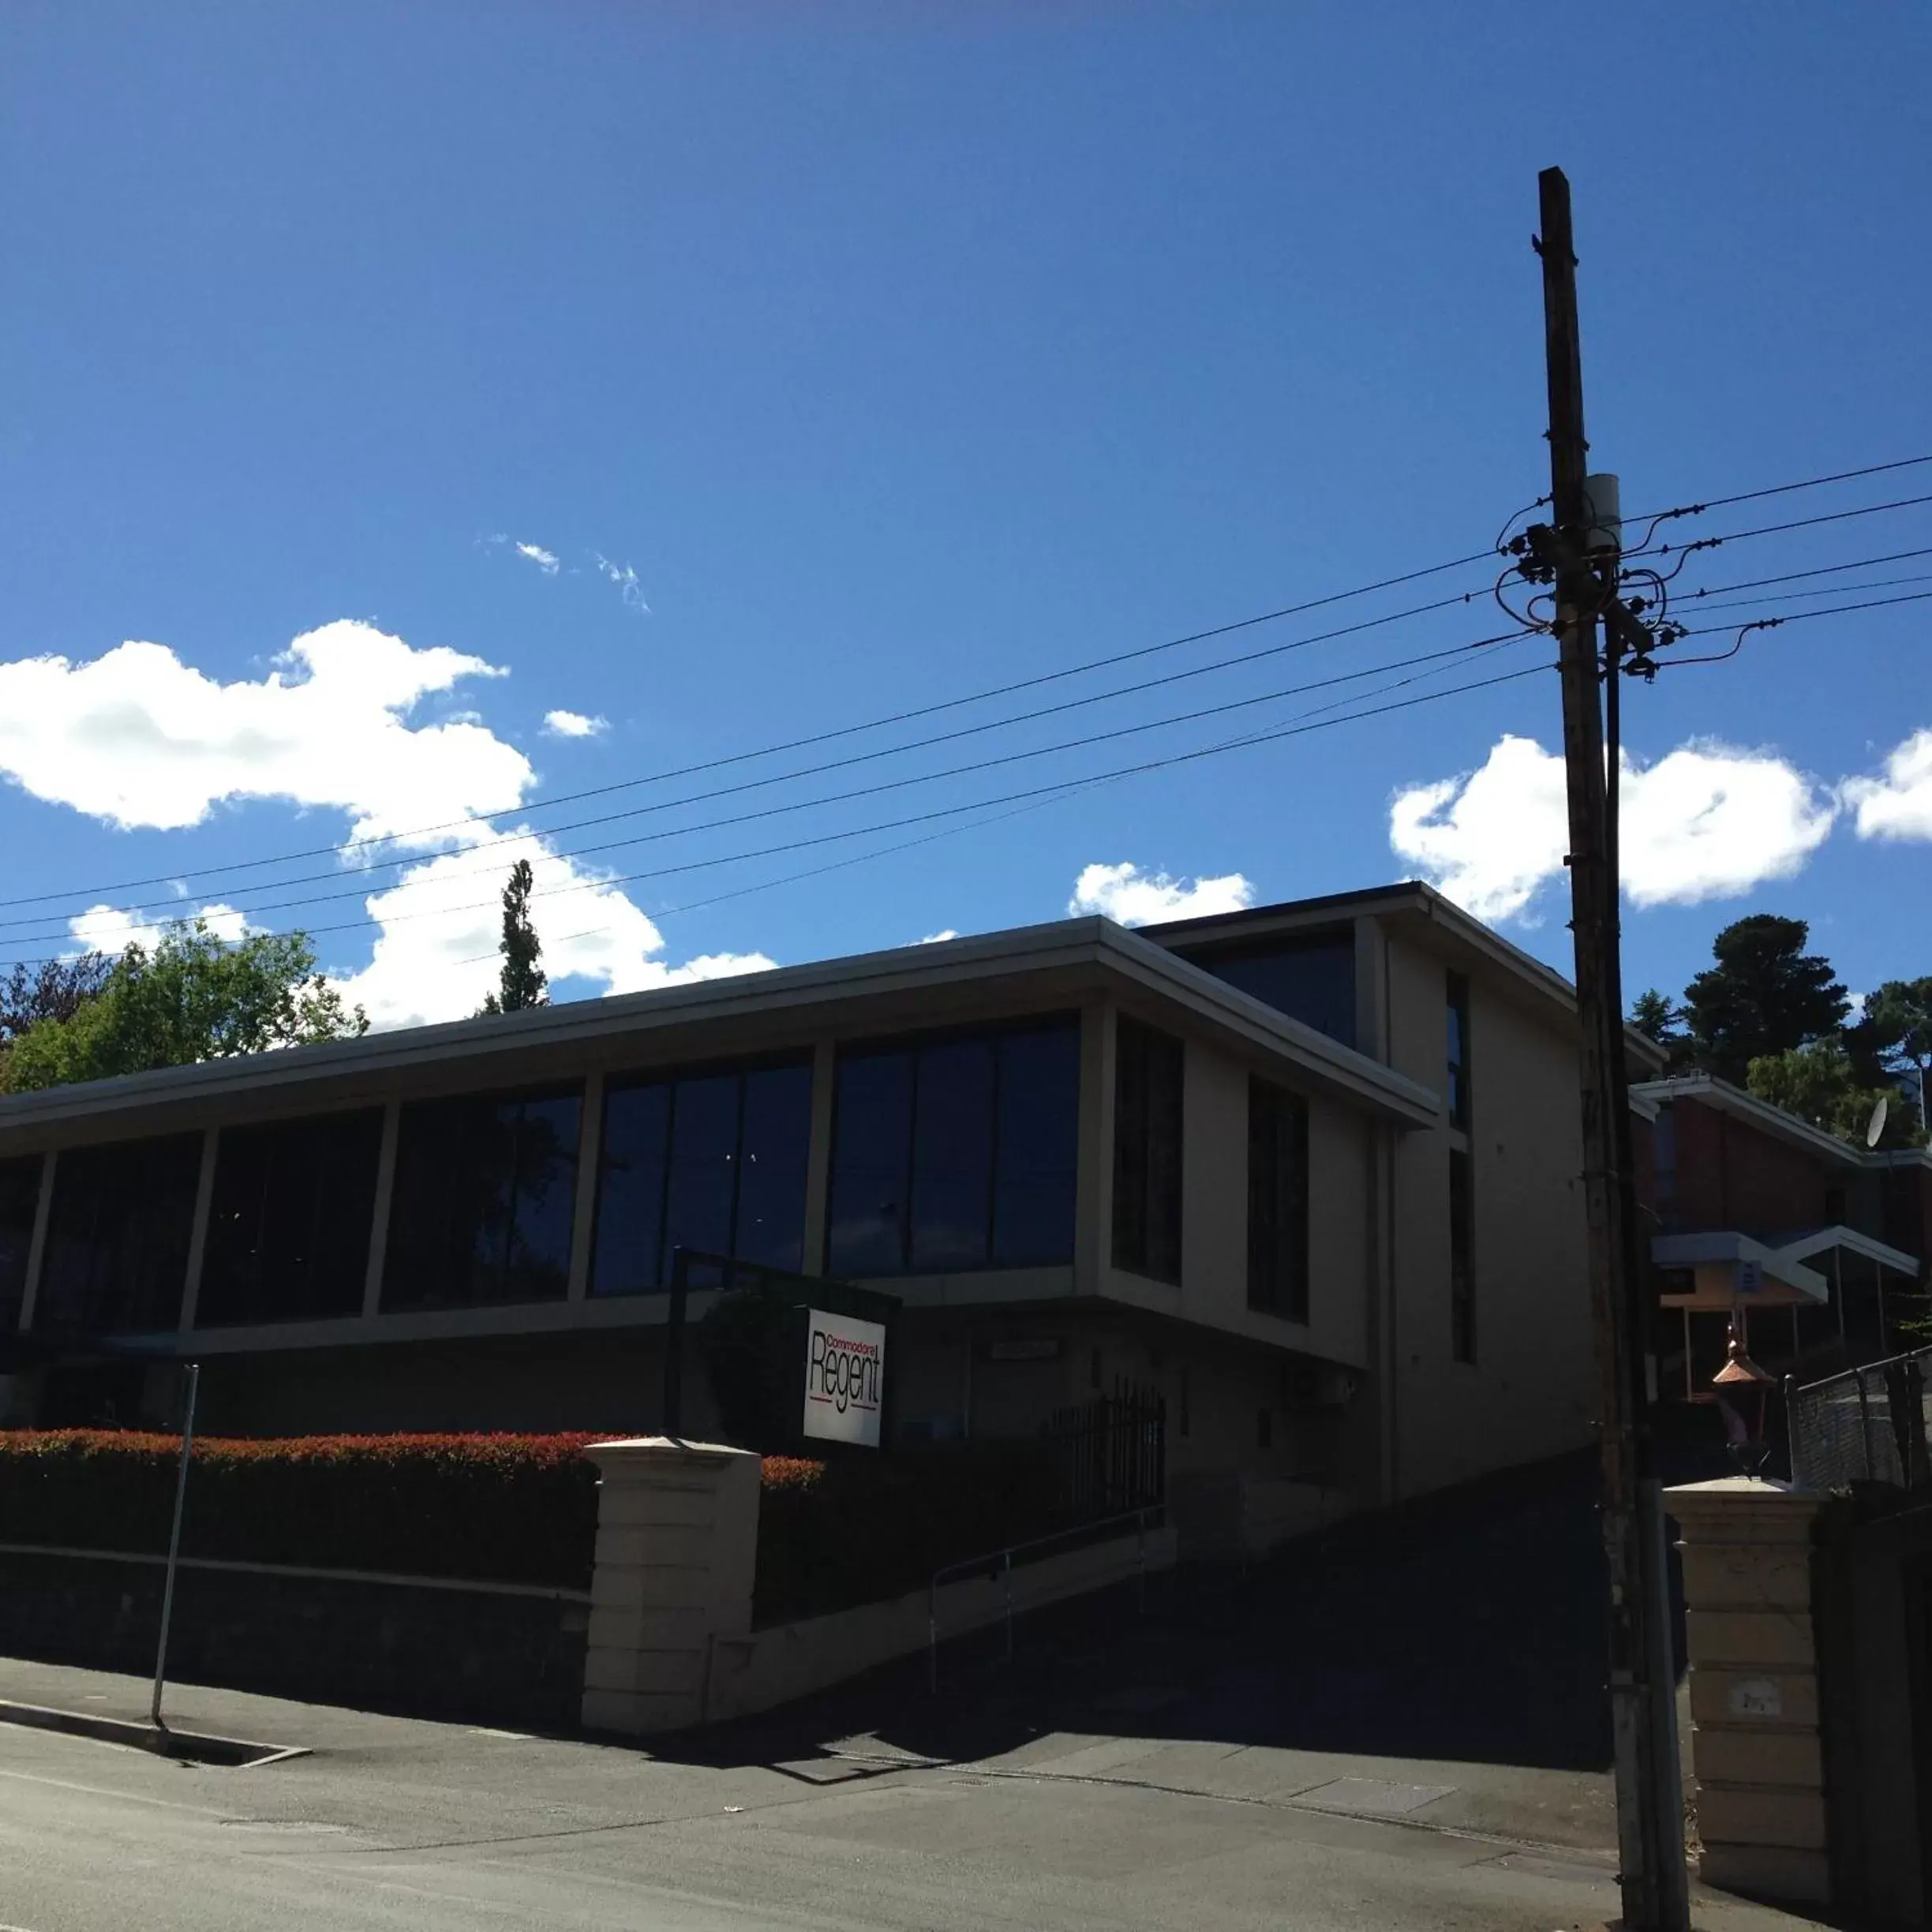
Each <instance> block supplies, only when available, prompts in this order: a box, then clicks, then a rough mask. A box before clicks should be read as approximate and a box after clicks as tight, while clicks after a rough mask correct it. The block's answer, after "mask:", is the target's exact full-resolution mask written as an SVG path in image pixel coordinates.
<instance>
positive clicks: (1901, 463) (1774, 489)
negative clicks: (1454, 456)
mask: <svg viewBox="0 0 1932 1932" xmlns="http://www.w3.org/2000/svg"><path fill="white" fill-rule="evenodd" d="M1925 463H1932V456H1901V457H1900V458H1899V459H1898V460H1897V461H1896V462H1881V463H1867V464H1866V466H1864V468H1863V469H1862V470H1837V471H1834V472H1833V474H1831V475H1829V476H1815V477H1804V478H1803V480H1802V481H1799V482H1796V483H1773V484H1771V485H1769V486H1767V487H1766V488H1765V489H1754V490H1740V491H1739V492H1738V493H1737V494H1736V495H1735V496H1711V497H1707V498H1706V499H1705V500H1704V501H1703V502H1702V503H1694V504H1685V505H1684V506H1683V507H1682V508H1681V509H1676V510H1646V511H1644V512H1643V513H1642V515H1638V516H1633V517H1627V518H1626V519H1624V520H1625V521H1626V522H1631V523H1645V522H1650V521H1652V520H1653V519H1656V520H1658V521H1661V520H1662V519H1664V518H1665V517H1676V516H1701V515H1703V513H1704V512H1705V511H1706V510H1724V509H1728V508H1729V507H1730V506H1731V505H1732V504H1741V503H1756V502H1758V500H1759V499H1760V498H1762V497H1765V496H1788V495H1789V494H1790V493H1791V492H1792V491H1793V490H1806V489H1822V488H1824V487H1825V485H1827V484H1830V483H1850V482H1852V481H1855V480H1856V479H1857V478H1858V477H1868V476H1883V475H1884V474H1885V473H1886V472H1887V471H1888V470H1915V469H1917V468H1919V466H1921V465H1923V464H1925ZM1538 500H1539V501H1540V502H1547V501H1548V499H1547V498H1539V499H1538ZM1518 514H1519V515H1520V514H1521V512H1518Z"/></svg>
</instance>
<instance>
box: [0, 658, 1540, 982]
mask: <svg viewBox="0 0 1932 1932" xmlns="http://www.w3.org/2000/svg"><path fill="white" fill-rule="evenodd" d="M1522 635H1525V636H1529V635H1534V634H1533V633H1524V634H1522ZM1546 669H1548V665H1544V664H1535V665H1525V666H1522V667H1521V668H1518V669H1517V670H1514V671H1505V672H1499V673H1498V674H1497V675H1496V676H1493V677H1487V678H1477V679H1473V680H1470V681H1469V682H1467V683H1462V684H1452V685H1450V686H1448V687H1446V688H1445V689H1443V690H1441V691H1423V692H1421V693H1419V694H1417V695H1416V696H1414V697H1410V698H1397V699H1395V700H1393V701H1391V702H1389V703H1387V704H1381V705H1373V706H1365V707H1364V708H1363V709H1361V710H1357V711H1351V712H1349V713H1346V714H1345V715H1344V716H1342V717H1331V718H1321V719H1317V720H1316V721H1312V722H1301V723H1294V724H1290V725H1283V726H1281V727H1279V728H1275V729H1272V730H1269V731H1265V732H1252V733H1251V734H1249V735H1248V736H1245V737H1241V738H1237V739H1228V740H1225V741H1223V742H1222V743H1217V744H1211V745H1205V746H1200V747H1196V748H1195V749H1193V750H1192V751H1176V752H1170V753H1168V754H1166V755H1165V756H1163V757H1161V758H1147V759H1144V760H1142V761H1140V762H1138V763H1136V764H1132V765H1123V766H1116V767H1114V769H1111V770H1110V771H1105V772H1095V773H1088V774H1086V776H1085V777H1084V778H1083V779H1081V780H1077V781H1064V780H1063V781H1060V782H1058V783H1057V784H1049V785H1038V786H1033V787H1030V788H1026V789H1024V790H1021V791H1018V792H1006V793H1003V794H1001V795H1000V796H996V797H994V798H990V799H973V800H972V801H970V802H968V803H964V804H960V805H942V806H936V807H933V808H932V809H931V810H930V811H924V812H917V813H913V814H908V816H907V817H905V818H897V819H890V820H887V821H886V822H882V823H881V824H878V825H871V826H853V827H849V828H848V829H846V830H844V831H841V832H825V833H814V834H813V835H812V836H811V837H806V838H799V839H788V840H785V841H782V842H781V843H780V844H775V845H766V846H760V847H758V848H755V849H754V850H751V851H748V852H726V853H721V854H714V855H713V856H710V857H709V858H704V859H684V860H682V861H680V863H677V864H676V865H670V866H661V867H654V868H653V869H652V870H650V871H643V872H629V873H620V874H613V875H612V876H611V877H609V878H599V879H581V880H576V881H574V882H572V883H571V884H570V885H568V886H553V887H551V888H549V889H548V890H545V891H542V892H539V893H534V894H533V895H532V897H535V898H561V897H564V896H565V895H566V894H567V893H579V892H597V891H608V889H610V888H612V886H631V885H637V884H639V883H641V882H644V881H646V880H650V879H656V878H672V877H675V876H676V875H678V874H683V873H687V872H695V871H706V870H708V869H710V868H711V867H717V866H725V865H737V864H740V863H743V862H744V861H745V860H747V859H768V858H772V857H775V856H779V855H781V854H783V853H786V852H802V851H806V850H809V849H811V848H814V847H816V846H822V845H827V844H834V843H836V842H837V841H839V840H841V839H848V838H865V837H871V836H873V835H874V834H876V833H882V832H891V831H897V830H900V829H903V828H904V827H906V826H915V825H925V824H930V823H934V822H937V821H938V820H940V819H942V818H953V817H957V816H960V815H961V814H966V813H970V812H974V811H983V810H985V809H987V807H992V806H995V805H1003V804H1013V803H1019V802H1020V801H1022V800H1024V799H1034V798H1039V799H1045V798H1047V797H1049V796H1050V795H1052V794H1054V793H1058V792H1065V791H1068V790H1069V789H1072V788H1074V787H1075V786H1076V785H1077V784H1100V783H1103V782H1106V781H1111V780H1114V779H1125V778H1132V777H1140V776H1142V775H1144V774H1145V773H1149V772H1155V771H1164V770H1167V769H1170V768H1172V767H1174V766H1178V765H1186V764H1192V763H1196V762H1200V761H1201V760H1202V759H1204V758H1215V757H1218V756H1219V755H1221V754H1223V753H1226V752H1228V751H1236V750H1241V749H1244V748H1245V747H1249V746H1251V745H1258V744H1271V743H1278V742H1279V741H1280V740H1282V739H1288V738H1296V737H1301V736H1305V734H1307V733H1309V732H1316V731H1327V730H1332V729H1335V728H1337V727H1339V726H1341V725H1350V724H1354V723H1357V722H1358V721H1361V719H1364V718H1370V717H1383V716H1385V715H1386V714H1387V713H1391V712H1395V711H1403V710H1410V709H1412V708H1413V707H1414V706H1417V705H1424V704H1434V703H1436V702H1440V700H1442V699H1443V698H1454V697H1459V696H1462V695H1464V694H1466V693H1467V692H1470V691H1485V690H1487V689H1488V688H1490V687H1492V686H1495V685H1499V684H1508V683H1514V682H1515V681H1517V680H1520V679H1522V678H1526V677H1533V676H1535V675H1536V674H1537V672H1540V671H1543V670H1546ZM499 904H500V900H499V899H497V898H491V899H486V900H477V901H474V903H472V904H465V905H459V906H435V907H425V908H422V909H421V910H420V911H417V912H396V913H386V914H384V918H383V923H384V925H385V926H388V925H391V924H394V923H399V922H400V921H402V920H404V919H451V918H455V917H456V916H458V915H461V914H463V913H466V912H493V911H495V910H496V908H497V907H498V905H499ZM366 923H367V922H366V921H365V920H364V919H347V920H343V921H341V922H339V923H337V924H335V925H332V926H313V927H306V928H305V929H304V930H305V931H306V933H307V934H308V936H309V938H316V937H318V936H320V935H321V934H328V933H336V932H354V931H360V930H362V929H363V928H364V927H365V924H366ZM65 936H66V935H59V934H47V935H40V934H36V935H32V938H42V937H46V938H56V937H65ZM21 943H28V941H25V940H23V941H22V942H21ZM485 957H487V956H485ZM41 963H42V962H41V961H39V960H27V961H25V962H24V964H29V965H35V964H41Z"/></svg>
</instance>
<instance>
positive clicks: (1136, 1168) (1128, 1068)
mask: <svg viewBox="0 0 1932 1932" xmlns="http://www.w3.org/2000/svg"><path fill="white" fill-rule="evenodd" d="M1185 1064H1186V1061H1185V1050H1184V1049H1183V1048H1182V1047H1181V1043H1180V1041H1179V1040H1178V1039H1174V1038H1173V1037H1172V1036H1171V1035H1168V1034H1166V1033H1160V1032H1155V1029H1154V1028H1152V1027H1146V1026H1142V1025H1141V1024H1140V1023H1139V1021H1137V1020H1129V1019H1126V1018H1124V1017H1123V1018H1122V1019H1121V1022H1120V1027H1119V1032H1118V1048H1117V1051H1116V1054H1115V1060H1114V1266H1115V1267H1118V1268H1126V1269H1128V1270H1129V1271H1132V1272H1133V1273H1134V1274H1136V1275H1151V1276H1152V1277H1153V1279H1155V1280H1156V1281H1166V1282H1178V1281H1179V1280H1180V1279H1181V1125H1182V1104H1181V1081H1182V1077H1183V1075H1184V1073H1185Z"/></svg>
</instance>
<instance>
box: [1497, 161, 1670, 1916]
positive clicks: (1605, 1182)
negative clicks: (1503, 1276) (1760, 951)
mask: <svg viewBox="0 0 1932 1932" xmlns="http://www.w3.org/2000/svg"><path fill="white" fill-rule="evenodd" d="M1537 189H1538V191H1539V200H1540V206H1541V226H1542V234H1541V238H1540V239H1539V241H1538V244H1537V252H1538V253H1540V254H1541V256H1542V259H1543V319H1544V338H1545V360H1546V362H1547V365H1548V377H1549V445H1550V498H1551V515H1552V522H1553V524H1554V528H1553V529H1552V530H1543V531H1537V532H1533V533H1531V536H1532V540H1533V541H1534V542H1536V543H1537V548H1538V549H1539V551H1540V552H1541V554H1542V555H1543V556H1544V560H1545V561H1546V562H1547V563H1548V566H1549V567H1550V569H1551V571H1552V574H1553V575H1554V578H1555V583H1556V628H1557V634H1558V638H1559V645H1560V649H1559V665H1558V668H1559V670H1560V671H1561V672H1562V677H1563V762H1564V767H1565V771H1566V774H1567V784H1568V792H1569V809H1570V852H1569V856H1568V858H1567V861H1566V863H1567V865H1568V866H1569V868H1570V905H1571V934H1572V936H1573V938H1574V944H1575V951H1576V990H1577V1021H1578V1032H1579V1034H1580V1036H1581V1047H1582V1058H1581V1073H1582V1114H1583V1188H1584V1208H1585V1215H1586V1222H1587V1226H1588V1230H1589V1287H1590V1312H1591V1315H1592V1318H1593V1322H1594V1324H1595V1328H1596V1335H1597V1370H1598V1377H1599V1391H1598V1408H1599V1413H1600V1415H1601V1425H1602V1436H1601V1445H1600V1447H1601V1462H1602V1485H1603V1503H1602V1512H1603V1536H1604V1549H1605V1551H1606V1552H1607V1554H1608V1558H1609V1567H1610V1659H1609V1663H1610V1709H1611V1723H1612V1732H1613V1736H1614V1741H1615V1746H1616V1801H1617V1844H1618V1852H1619V1863H1620V1866H1621V1870H1620V1871H1619V1884H1620V1885H1621V1887H1622V1891H1623V1924H1624V1926H1626V1927H1627V1929H1628V1932H1688V1928H1689V1926H1690V1900H1689V1892H1688V1885H1687V1879H1686V1876H1685V1871H1684V1854H1683V1786H1682V1784H1681V1781H1680V1777H1679V1769H1678V1763H1677V1717H1676V1672H1675V1670H1674V1668H1673V1664H1672V1657H1671V1636H1670V1618H1669V1597H1668V1588H1667V1583H1666V1572H1665V1569H1664V1532H1663V1510H1662V1494H1661V1488H1660V1487H1659V1485H1658V1482H1657V1477H1656V1474H1655V1471H1654V1470H1653V1466H1652V1461H1653V1458H1652V1455H1651V1446H1650V1432H1649V1387H1648V1383H1649V1372H1648V1361H1647V1357H1648V1350H1647V1347H1646V1327H1647V1324H1646V1309H1645V1308H1644V1305H1643V1298H1642V1293H1641V1291H1640V1279H1641V1275H1640V1271H1639V1269H1638V1266H1637V1263H1638V1247H1637V1244H1638V1227H1637V1215H1636V1194H1635V1186H1634V1174H1633V1172H1632V1167H1631V1130H1630V1090H1629V1080H1628V1076H1627V1072H1626V1069H1625V1065H1624V1044H1623V969H1622V962H1621V949H1620V941H1619V915H1620V912H1621V893H1620V889H1619V882H1618V878H1617V868H1616V837H1615V812H1616V805H1615V802H1614V799H1613V796H1612V793H1611V791H1610V786H1611V785H1612V784H1615V783H1616V777H1615V776H1614V775H1612V776H1611V777H1609V778H1608V781H1606V775H1605V770H1604V720H1603V711H1602V709H1601V703H1602V700H1601V698H1600V697H1599V695H1598V690H1597V685H1598V657H1597V623H1598V620H1599V618H1600V617H1601V616H1605V615H1609V616H1611V617H1612V622H1613V623H1621V622H1622V621H1624V620H1625V614H1624V613H1623V612H1622V611H1621V610H1620V609H1619V608H1616V607H1615V605H1614V603H1613V600H1614V598H1615V597H1616V549H1615V545H1614V541H1612V542H1610V543H1608V544H1605V543H1603V542H1602V541H1600V540H1599V536H1598V526H1599V518H1598V515H1597V512H1596V510H1595V509H1594V507H1593V505H1592V504H1591V501H1590V493H1589V490H1588V489H1586V474H1587V465H1586V453H1587V451H1588V448H1589V445H1588V444H1586V441H1585V440H1584V436H1583V364H1582V346H1581V342H1580V339H1579V333H1578V323H1577V294H1576V266H1577V264H1576V251H1575V247H1574V239H1573V237H1572V234H1571V224H1570V184H1569V182H1567V180H1566V179H1565V178H1564V177H1563V170H1561V169H1560V168H1546V169H1544V171H1543V172H1542V174H1540V175H1539V176H1538V177H1537ZM1608 675H1609V676H1611V677H1612V678H1614V677H1615V676H1616V675H1617V672H1616V657H1615V654H1614V653H1613V654H1612V660H1611V665H1610V670H1609V673H1608Z"/></svg>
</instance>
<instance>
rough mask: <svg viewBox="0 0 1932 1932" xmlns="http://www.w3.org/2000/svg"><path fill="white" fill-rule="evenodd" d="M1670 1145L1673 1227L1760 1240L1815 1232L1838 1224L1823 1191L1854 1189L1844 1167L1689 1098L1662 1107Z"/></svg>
mask: <svg viewBox="0 0 1932 1932" xmlns="http://www.w3.org/2000/svg"><path fill="white" fill-rule="evenodd" d="M1670 1108H1671V1115H1672V1124H1673V1126H1674V1129H1675V1136H1676V1154H1677V1160H1676V1197H1675V1200H1676V1209H1675V1215H1674V1221H1673V1225H1674V1226H1676V1228H1678V1229H1686V1230H1692V1229H1720V1228H1721V1229H1735V1230H1737V1231H1738V1232H1739V1233H1740V1234H1750V1235H1754V1236H1757V1237H1759V1238H1761V1239H1762V1238H1765V1237H1773V1236H1779V1235H1791V1234H1797V1233H1799V1232H1802V1231H1803V1230H1806V1229H1807V1228H1814V1227H1823V1226H1827V1225H1829V1223H1830V1222H1833V1221H1836V1220H1838V1219H1841V1218H1843V1217H1842V1216H1841V1215H1839V1214H1838V1213H1837V1212H1833V1211H1829V1203H1828V1201H1827V1200H1826V1196H1827V1194H1828V1193H1830V1192H1832V1191H1833V1190H1839V1191H1841V1192H1843V1193H1844V1195H1845V1196H1847V1200H1846V1207H1847V1208H1848V1209H1849V1208H1850V1207H1851V1205H1852V1203H1851V1200H1850V1196H1852V1194H1853V1193H1855V1191H1856V1190H1855V1189H1853V1188H1852V1186H1851V1185H1850V1182H1851V1181H1852V1178H1853V1177H1852V1170H1851V1169H1850V1168H1849V1167H1848V1166H1840V1164H1838V1163H1833V1162H1828V1161H1826V1160H1825V1159H1824V1157H1823V1156H1822V1155H1816V1154H1812V1153H1810V1152H1807V1151H1806V1150H1805V1149H1804V1148H1799V1147H1794V1146H1792V1144H1790V1143H1789V1142H1788V1141H1787V1140H1783V1139H1781V1138H1780V1137H1779V1136H1776V1135H1773V1134H1768V1133H1760V1132H1759V1131H1758V1129H1756V1128H1754V1127H1753V1126H1752V1125H1750V1122H1749V1121H1742V1120H1739V1119H1736V1118H1734V1117H1733V1116H1732V1115H1731V1114H1725V1113H1723V1112H1720V1110H1718V1109H1717V1108H1715V1107H1707V1106H1698V1103H1696V1101H1694V1100H1692V1099H1682V1100H1673V1101H1672V1103H1670Z"/></svg>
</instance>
